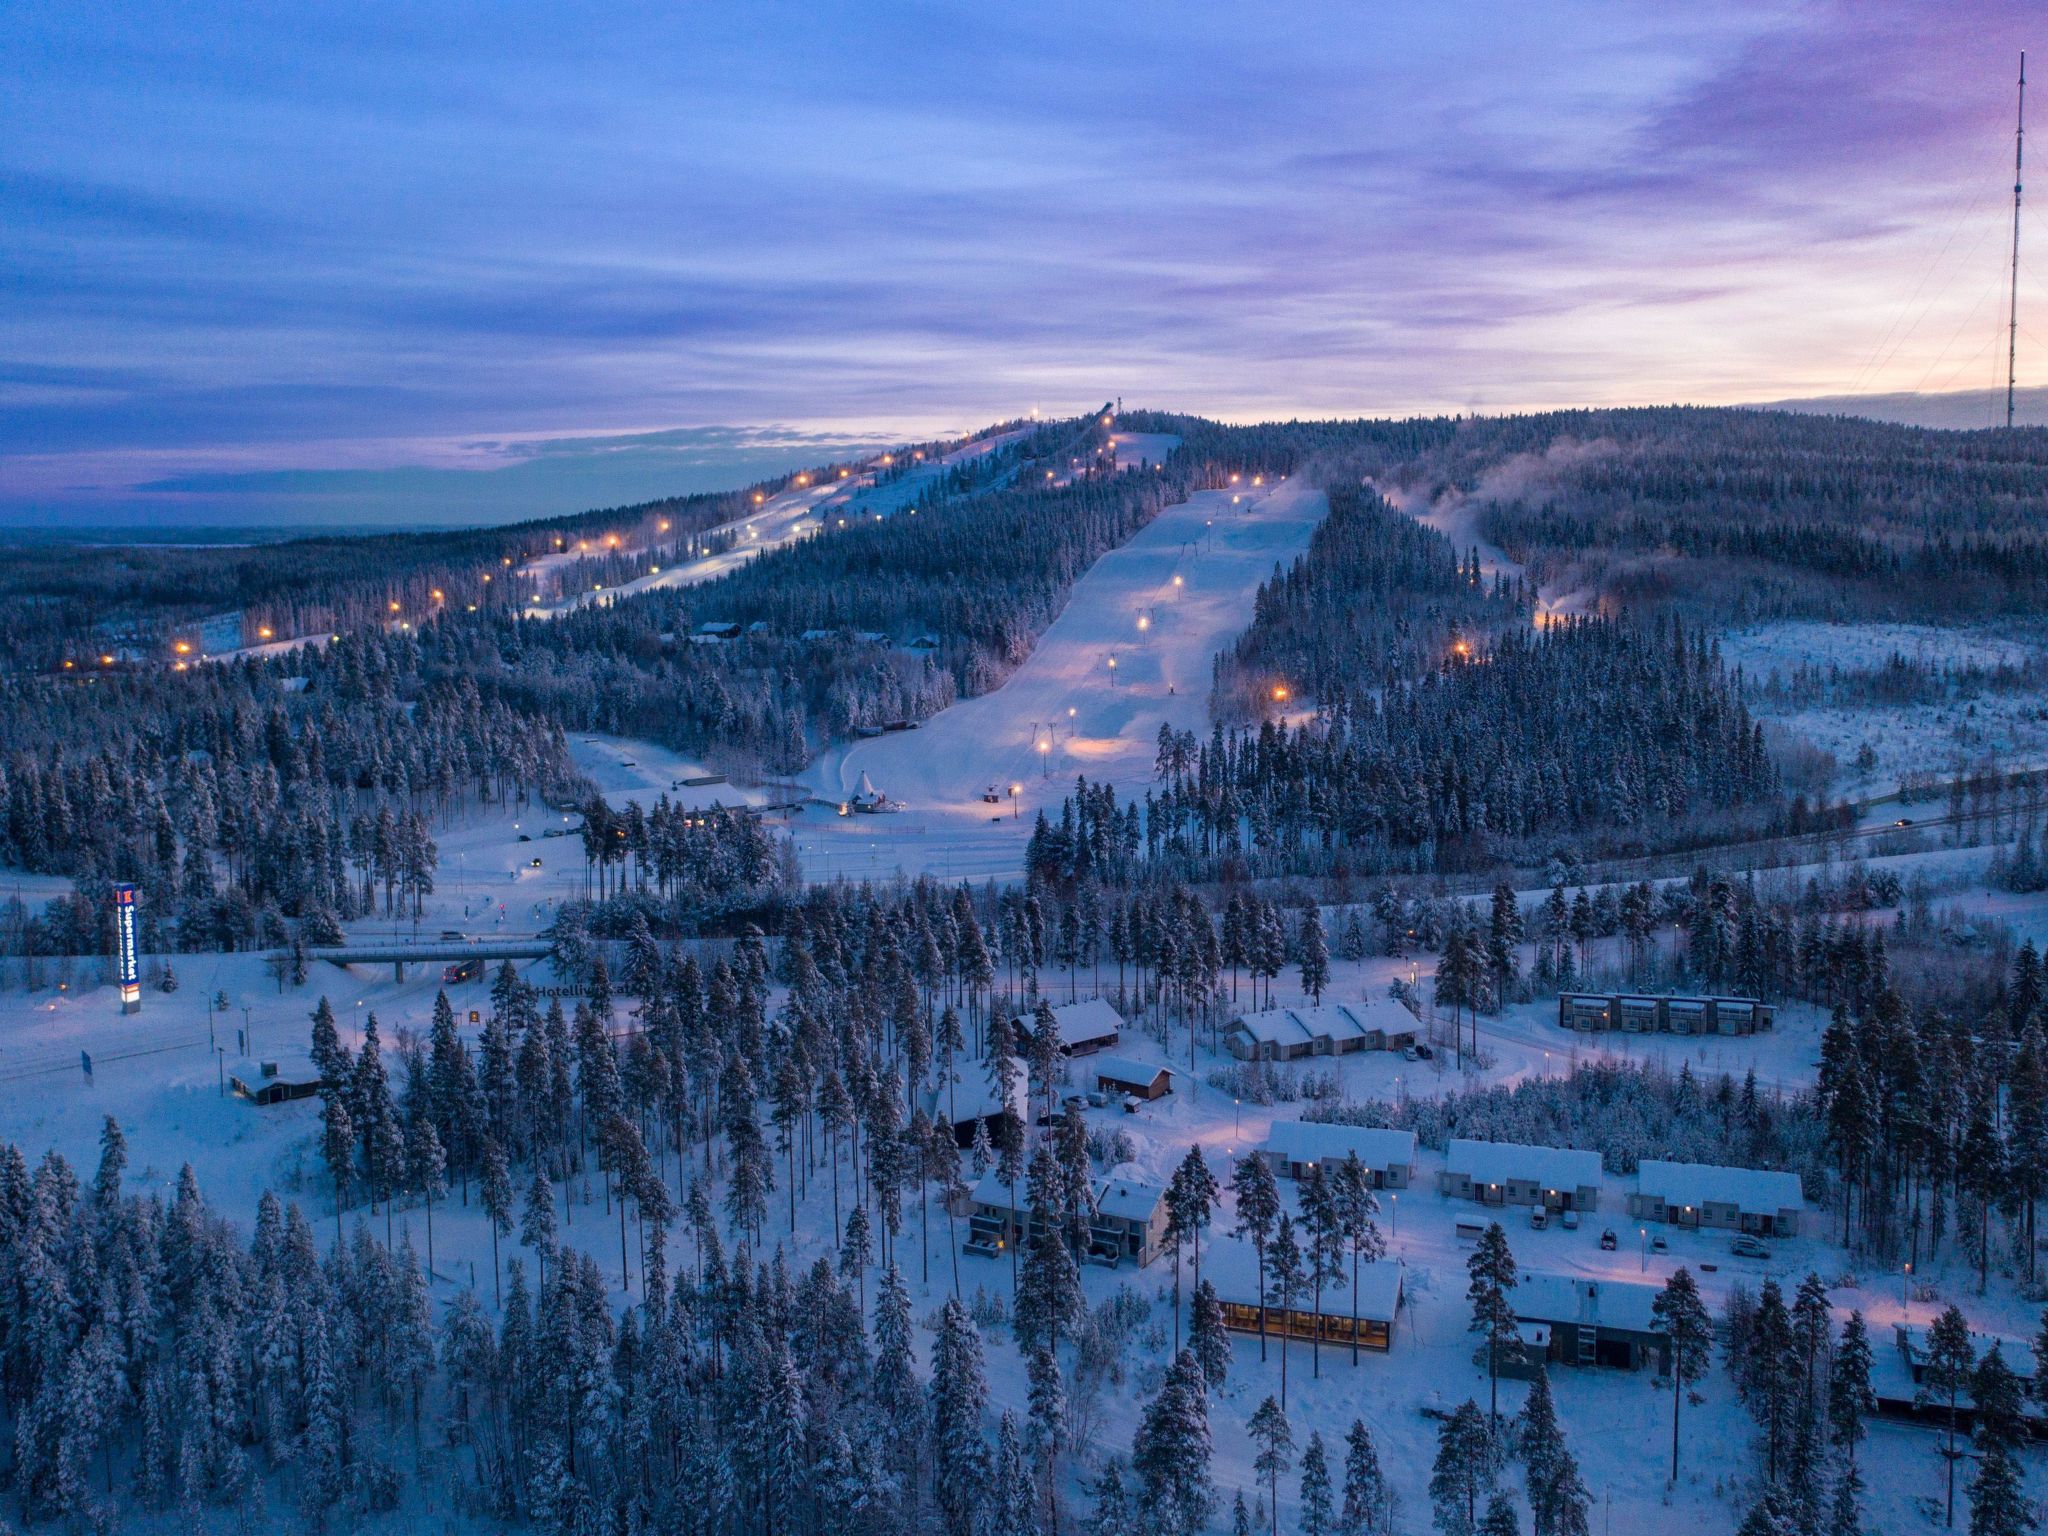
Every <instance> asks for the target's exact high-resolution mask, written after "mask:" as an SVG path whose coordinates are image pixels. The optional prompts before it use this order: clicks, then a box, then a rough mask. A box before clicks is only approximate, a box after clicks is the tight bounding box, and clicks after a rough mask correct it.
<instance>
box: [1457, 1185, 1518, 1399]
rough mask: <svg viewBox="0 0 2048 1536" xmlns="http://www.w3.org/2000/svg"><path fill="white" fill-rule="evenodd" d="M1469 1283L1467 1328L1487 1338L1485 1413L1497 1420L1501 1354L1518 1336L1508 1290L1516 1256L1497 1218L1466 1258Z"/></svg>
mask: <svg viewBox="0 0 2048 1536" xmlns="http://www.w3.org/2000/svg"><path fill="white" fill-rule="evenodd" d="M1465 1271H1466V1273H1467V1274H1468V1275H1469V1276H1470V1283H1469V1284H1468V1285H1467V1286H1466V1288H1465V1298H1466V1300H1468V1301H1470V1302H1471V1303H1472V1323H1471V1328H1470V1331H1471V1332H1473V1333H1476V1334H1479V1335H1481V1336H1482V1337H1484V1338H1485V1340H1486V1376H1487V1385H1488V1390H1489V1391H1490V1392H1491V1393H1492V1400H1491V1406H1490V1407H1489V1408H1488V1410H1487V1411H1488V1414H1489V1416H1490V1418H1491V1420H1492V1421H1493V1422H1495V1423H1498V1422H1499V1420H1500V1354H1501V1351H1502V1350H1503V1349H1505V1348H1508V1347H1510V1346H1511V1345H1512V1344H1513V1342H1514V1340H1515V1339H1516V1338H1517V1337H1518V1334H1517V1329H1518V1328H1519V1326H1520V1325H1519V1324H1518V1323H1517V1321H1516V1319H1515V1308H1514V1303H1513V1302H1512V1301H1511V1300H1510V1299H1509V1297H1508V1293H1509V1292H1510V1291H1512V1290H1513V1289H1514V1288H1515V1283H1516V1274H1515V1256H1514V1254H1513V1253H1511V1252H1510V1251H1509V1249H1508V1235H1507V1233H1506V1232H1505V1231H1503V1230H1502V1228H1501V1224H1500V1223H1499V1222H1497V1221H1494V1222H1488V1223H1487V1227H1486V1231H1485V1232H1483V1233H1482V1234H1480V1238H1479V1246H1478V1247H1477V1248H1475V1249H1474V1250H1473V1252H1472V1256H1471V1257H1470V1258H1469V1259H1467V1260H1466V1261H1465Z"/></svg>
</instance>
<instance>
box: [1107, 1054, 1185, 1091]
mask: <svg viewBox="0 0 2048 1536" xmlns="http://www.w3.org/2000/svg"><path fill="white" fill-rule="evenodd" d="M1087 1074H1088V1076H1089V1077H1091V1078H1093V1079H1094V1081H1095V1091H1096V1092H1098V1093H1121V1094H1127V1095H1129V1096H1130V1097H1131V1098H1134V1099H1144V1100H1146V1101H1147V1102H1150V1101H1151V1100H1153V1099H1162V1098H1164V1097H1166V1095H1167V1094H1169V1093H1171V1092H1173V1073H1172V1071H1171V1070H1170V1069H1168V1068H1166V1067H1156V1066H1154V1065H1153V1064H1152V1063H1151V1062H1149V1061H1134V1060H1132V1059H1131V1058H1130V1057H1129V1056H1096V1057H1095V1058H1093V1059H1092V1060H1091V1061H1090V1063H1089V1065H1088V1068H1087Z"/></svg>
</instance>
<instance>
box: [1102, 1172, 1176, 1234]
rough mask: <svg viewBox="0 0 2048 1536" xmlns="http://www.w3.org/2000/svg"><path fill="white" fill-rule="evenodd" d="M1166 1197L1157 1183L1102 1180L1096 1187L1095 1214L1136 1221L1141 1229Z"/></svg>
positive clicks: (1119, 1219)
mask: <svg viewBox="0 0 2048 1536" xmlns="http://www.w3.org/2000/svg"><path fill="white" fill-rule="evenodd" d="M1165 1198H1166V1191H1165V1190H1163V1189H1161V1188H1160V1187H1159V1186H1158V1185H1157V1184H1146V1183H1143V1182H1141V1181H1139V1180H1137V1179H1104V1180H1103V1181H1102V1182H1101V1183H1100V1184H1098V1185H1096V1187H1095V1210H1096V1213H1097V1214H1098V1215H1101V1216H1112V1217H1115V1218H1116V1219H1117V1220H1118V1221H1130V1222H1136V1223H1137V1224H1138V1225H1139V1226H1141V1227H1142V1226H1144V1225H1146V1224H1147V1223H1149V1222H1150V1221H1151V1220H1152V1213H1153V1212H1154V1211H1156V1210H1158V1209H1159V1202H1160V1201H1162V1200H1164V1199H1165Z"/></svg>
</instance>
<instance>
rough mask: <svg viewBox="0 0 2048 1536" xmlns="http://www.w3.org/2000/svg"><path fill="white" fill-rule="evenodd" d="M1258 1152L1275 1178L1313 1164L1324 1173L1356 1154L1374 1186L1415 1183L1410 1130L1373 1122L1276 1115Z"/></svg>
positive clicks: (1298, 1172) (1397, 1186)
mask: <svg viewBox="0 0 2048 1536" xmlns="http://www.w3.org/2000/svg"><path fill="white" fill-rule="evenodd" d="M1259 1155H1260V1156H1261V1157H1263V1158H1264V1159H1265V1160H1266V1162H1267V1163H1268V1164H1269V1165H1270V1166H1271V1167H1272V1169H1273V1175H1274V1177H1275V1178H1281V1179H1298V1178H1301V1177H1302V1176H1303V1175H1305V1174H1306V1173H1307V1172H1308V1171H1309V1169H1310V1168H1312V1167H1314V1166H1315V1165H1316V1164H1318V1163H1321V1164H1322V1165H1323V1172H1324V1174H1325V1175H1328V1174H1329V1173H1330V1172H1331V1171H1332V1170H1333V1169H1334V1168H1335V1167H1336V1166H1337V1165H1338V1164H1339V1163H1341V1162H1343V1161H1344V1159H1345V1158H1347V1157H1350V1156H1353V1155H1356V1156H1357V1158H1358V1161H1359V1162H1360V1164H1362V1165H1363V1166H1364V1168H1365V1172H1366V1176H1367V1177H1368V1178H1369V1179H1370V1180H1371V1181H1372V1187H1373V1188H1374V1189H1406V1188H1407V1187H1408V1186H1409V1185H1410V1184H1412V1183H1414V1182H1415V1133H1414V1132H1413V1131H1396V1130H1390V1129H1384V1128H1381V1127H1378V1126H1367V1125H1331V1124H1327V1123H1325V1122H1323V1121H1320V1120H1275V1121H1274V1122H1273V1128H1272V1130H1271V1131H1269V1132H1268V1133H1267V1136H1266V1144H1265V1145H1264V1146H1262V1147H1260V1148H1259Z"/></svg>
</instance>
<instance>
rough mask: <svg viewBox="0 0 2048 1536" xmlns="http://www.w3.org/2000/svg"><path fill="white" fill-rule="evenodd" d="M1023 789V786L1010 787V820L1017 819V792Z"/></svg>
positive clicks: (1013, 785)
mask: <svg viewBox="0 0 2048 1536" xmlns="http://www.w3.org/2000/svg"><path fill="white" fill-rule="evenodd" d="M1023 787H1024V786H1023V785H1022V784H1012V785H1011V786H1010V820H1012V821H1015V820H1016V819H1017V791H1018V790H1020V789H1022V788H1023Z"/></svg>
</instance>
